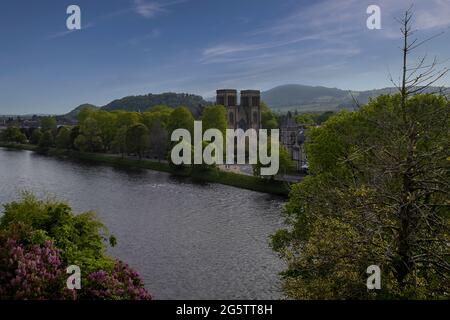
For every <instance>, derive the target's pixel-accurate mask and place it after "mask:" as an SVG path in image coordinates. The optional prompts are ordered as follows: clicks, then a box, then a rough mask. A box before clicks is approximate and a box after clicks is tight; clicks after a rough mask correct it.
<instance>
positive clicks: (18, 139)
mask: <svg viewBox="0 0 450 320" xmlns="http://www.w3.org/2000/svg"><path fill="white" fill-rule="evenodd" d="M1 139H2V140H3V141H5V142H14V143H25V142H26V141H27V137H26V136H25V135H24V134H23V133H22V131H20V129H19V128H18V127H14V126H11V127H8V128H6V129H5V130H4V131H3V132H2V134H1Z"/></svg>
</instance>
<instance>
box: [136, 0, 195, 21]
mask: <svg viewBox="0 0 450 320" xmlns="http://www.w3.org/2000/svg"><path fill="white" fill-rule="evenodd" d="M187 1H188V0H174V1H148V0H134V6H135V10H136V12H137V13H138V14H139V15H141V16H143V17H144V18H153V17H155V16H157V15H159V14H161V13H165V12H168V9H167V8H168V7H170V6H173V5H176V4H179V3H183V2H187Z"/></svg>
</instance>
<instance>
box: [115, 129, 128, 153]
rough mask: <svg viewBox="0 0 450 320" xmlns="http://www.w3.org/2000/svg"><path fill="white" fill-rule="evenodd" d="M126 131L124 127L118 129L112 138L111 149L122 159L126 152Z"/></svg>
mask: <svg viewBox="0 0 450 320" xmlns="http://www.w3.org/2000/svg"><path fill="white" fill-rule="evenodd" d="M127 131H128V128H127V127H126V126H122V127H120V128H119V129H118V130H117V131H116V136H115V137H114V140H113V143H112V148H113V150H114V151H115V152H118V153H120V154H121V155H122V158H123V157H124V155H125V153H126V152H127Z"/></svg>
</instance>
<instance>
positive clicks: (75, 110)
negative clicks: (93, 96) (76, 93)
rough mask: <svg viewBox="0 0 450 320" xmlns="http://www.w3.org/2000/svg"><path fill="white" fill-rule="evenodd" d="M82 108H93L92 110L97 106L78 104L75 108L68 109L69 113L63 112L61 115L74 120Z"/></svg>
mask: <svg viewBox="0 0 450 320" xmlns="http://www.w3.org/2000/svg"><path fill="white" fill-rule="evenodd" d="M84 108H89V109H93V110H97V109H99V107H97V106H94V105H93V104H89V103H85V104H81V105H79V106H78V107H76V108H75V109H73V110H72V111H70V112H69V113H67V114H65V115H64V116H63V117H64V118H66V119H68V120H72V121H75V120H76V119H77V116H78V113H79V112H80V110H81V109H84Z"/></svg>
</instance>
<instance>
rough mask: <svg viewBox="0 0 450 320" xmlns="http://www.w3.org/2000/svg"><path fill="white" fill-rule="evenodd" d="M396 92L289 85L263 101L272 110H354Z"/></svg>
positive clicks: (264, 94) (266, 95)
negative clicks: (383, 95)
mask: <svg viewBox="0 0 450 320" xmlns="http://www.w3.org/2000/svg"><path fill="white" fill-rule="evenodd" d="M439 89H440V88H438V87H430V88H428V89H427V90H425V91H426V92H439ZM447 90H448V88H447ZM393 93H397V89H396V88H393V87H388V88H383V89H374V90H367V91H354V90H341V89H337V88H327V87H320V86H306V85H299V84H287V85H282V86H278V87H275V88H272V89H270V90H267V91H264V92H262V93H261V98H262V100H263V101H264V102H265V103H267V104H268V105H269V106H270V107H271V108H272V109H276V110H279V111H287V110H298V111H329V110H330V111H335V110H340V109H354V108H355V107H356V103H355V100H356V101H357V102H358V103H359V104H360V105H364V104H366V103H367V102H368V101H369V98H375V97H377V96H380V95H382V94H393Z"/></svg>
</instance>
